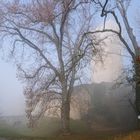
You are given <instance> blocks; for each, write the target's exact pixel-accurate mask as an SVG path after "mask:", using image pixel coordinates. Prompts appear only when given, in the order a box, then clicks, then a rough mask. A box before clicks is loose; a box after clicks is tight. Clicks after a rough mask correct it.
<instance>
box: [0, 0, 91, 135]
mask: <svg viewBox="0 0 140 140" xmlns="http://www.w3.org/2000/svg"><path fill="white" fill-rule="evenodd" d="M83 4H85V5H84V6H83ZM90 7H91V5H90V3H89V2H87V1H82V0H81V1H79V0H56V1H55V0H52V1H51V0H40V1H39V0H29V1H26V2H22V1H20V0H13V1H11V2H3V3H2V2H1V5H0V10H1V14H0V17H1V21H0V31H1V37H2V38H3V40H4V41H6V40H7V39H8V40H9V41H10V42H11V44H10V46H9V49H10V52H11V56H12V57H14V58H15V60H16V61H15V62H16V64H17V66H18V77H19V79H20V80H22V81H23V82H24V83H26V87H25V90H24V94H25V97H26V105H27V109H26V113H27V117H28V118H29V122H30V126H33V125H34V122H35V121H37V120H38V119H39V118H40V117H42V116H43V115H44V114H45V112H46V111H47V109H49V108H50V106H49V103H50V101H52V100H58V101H59V102H60V104H61V106H60V109H61V121H62V130H63V132H65V133H67V132H69V130H70V127H69V120H70V101H71V93H72V92H73V88H74V85H75V83H78V82H76V81H77V80H78V79H79V78H78V76H79V71H81V70H82V69H83V68H84V67H85V66H86V65H87V64H88V60H89V59H90V57H91V55H92V53H91V51H93V44H94V39H89V37H88V36H87V34H85V32H89V31H90V27H91V25H93V22H92V16H93V14H91V13H93V10H91V9H90ZM60 104H59V105H60ZM59 105H55V106H54V107H56V106H59ZM38 107H39V109H37V108H38ZM35 110H36V111H35Z"/></svg>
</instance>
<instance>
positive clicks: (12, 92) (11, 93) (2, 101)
mask: <svg viewBox="0 0 140 140" xmlns="http://www.w3.org/2000/svg"><path fill="white" fill-rule="evenodd" d="M24 109H25V103H24V96H23V85H22V84H21V83H20V82H19V81H18V79H17V78H16V68H15V66H14V65H12V64H11V63H9V62H6V61H4V60H0V113H1V114H2V115H3V116H13V115H14V116H16V115H23V114H25V113H24V112H25V111H24Z"/></svg>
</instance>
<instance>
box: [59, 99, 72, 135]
mask: <svg viewBox="0 0 140 140" xmlns="http://www.w3.org/2000/svg"><path fill="white" fill-rule="evenodd" d="M61 121H62V132H63V134H64V135H68V134H70V101H69V100H68V99H67V100H62V107H61Z"/></svg>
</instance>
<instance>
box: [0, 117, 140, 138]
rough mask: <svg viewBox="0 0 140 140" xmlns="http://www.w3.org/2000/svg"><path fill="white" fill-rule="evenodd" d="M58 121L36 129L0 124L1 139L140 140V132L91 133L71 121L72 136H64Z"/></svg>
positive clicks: (80, 124)
mask: <svg viewBox="0 0 140 140" xmlns="http://www.w3.org/2000/svg"><path fill="white" fill-rule="evenodd" d="M59 130H60V121H59V120H58V119H53V120H52V119H51V120H49V119H47V120H45V119H44V120H42V121H41V122H40V123H39V124H38V126H37V127H36V128H34V129H29V128H27V127H26V126H25V125H24V126H20V127H14V126H11V125H7V124H5V123H1V124H0V137H4V138H6V139H10V140H12V139H13V140H16V139H22V140H140V131H133V132H132V131H131V132H115V133H114V132H113V131H110V132H102V131H98V133H97V132H95V131H89V128H88V127H87V125H86V124H85V122H82V121H74V120H71V132H72V133H71V134H70V135H68V136H63V135H61V133H60V131H59Z"/></svg>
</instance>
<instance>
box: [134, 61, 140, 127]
mask: <svg viewBox="0 0 140 140" xmlns="http://www.w3.org/2000/svg"><path fill="white" fill-rule="evenodd" d="M135 74H136V102H135V103H136V110H137V115H138V128H139V129H140V61H136V62H135Z"/></svg>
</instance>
